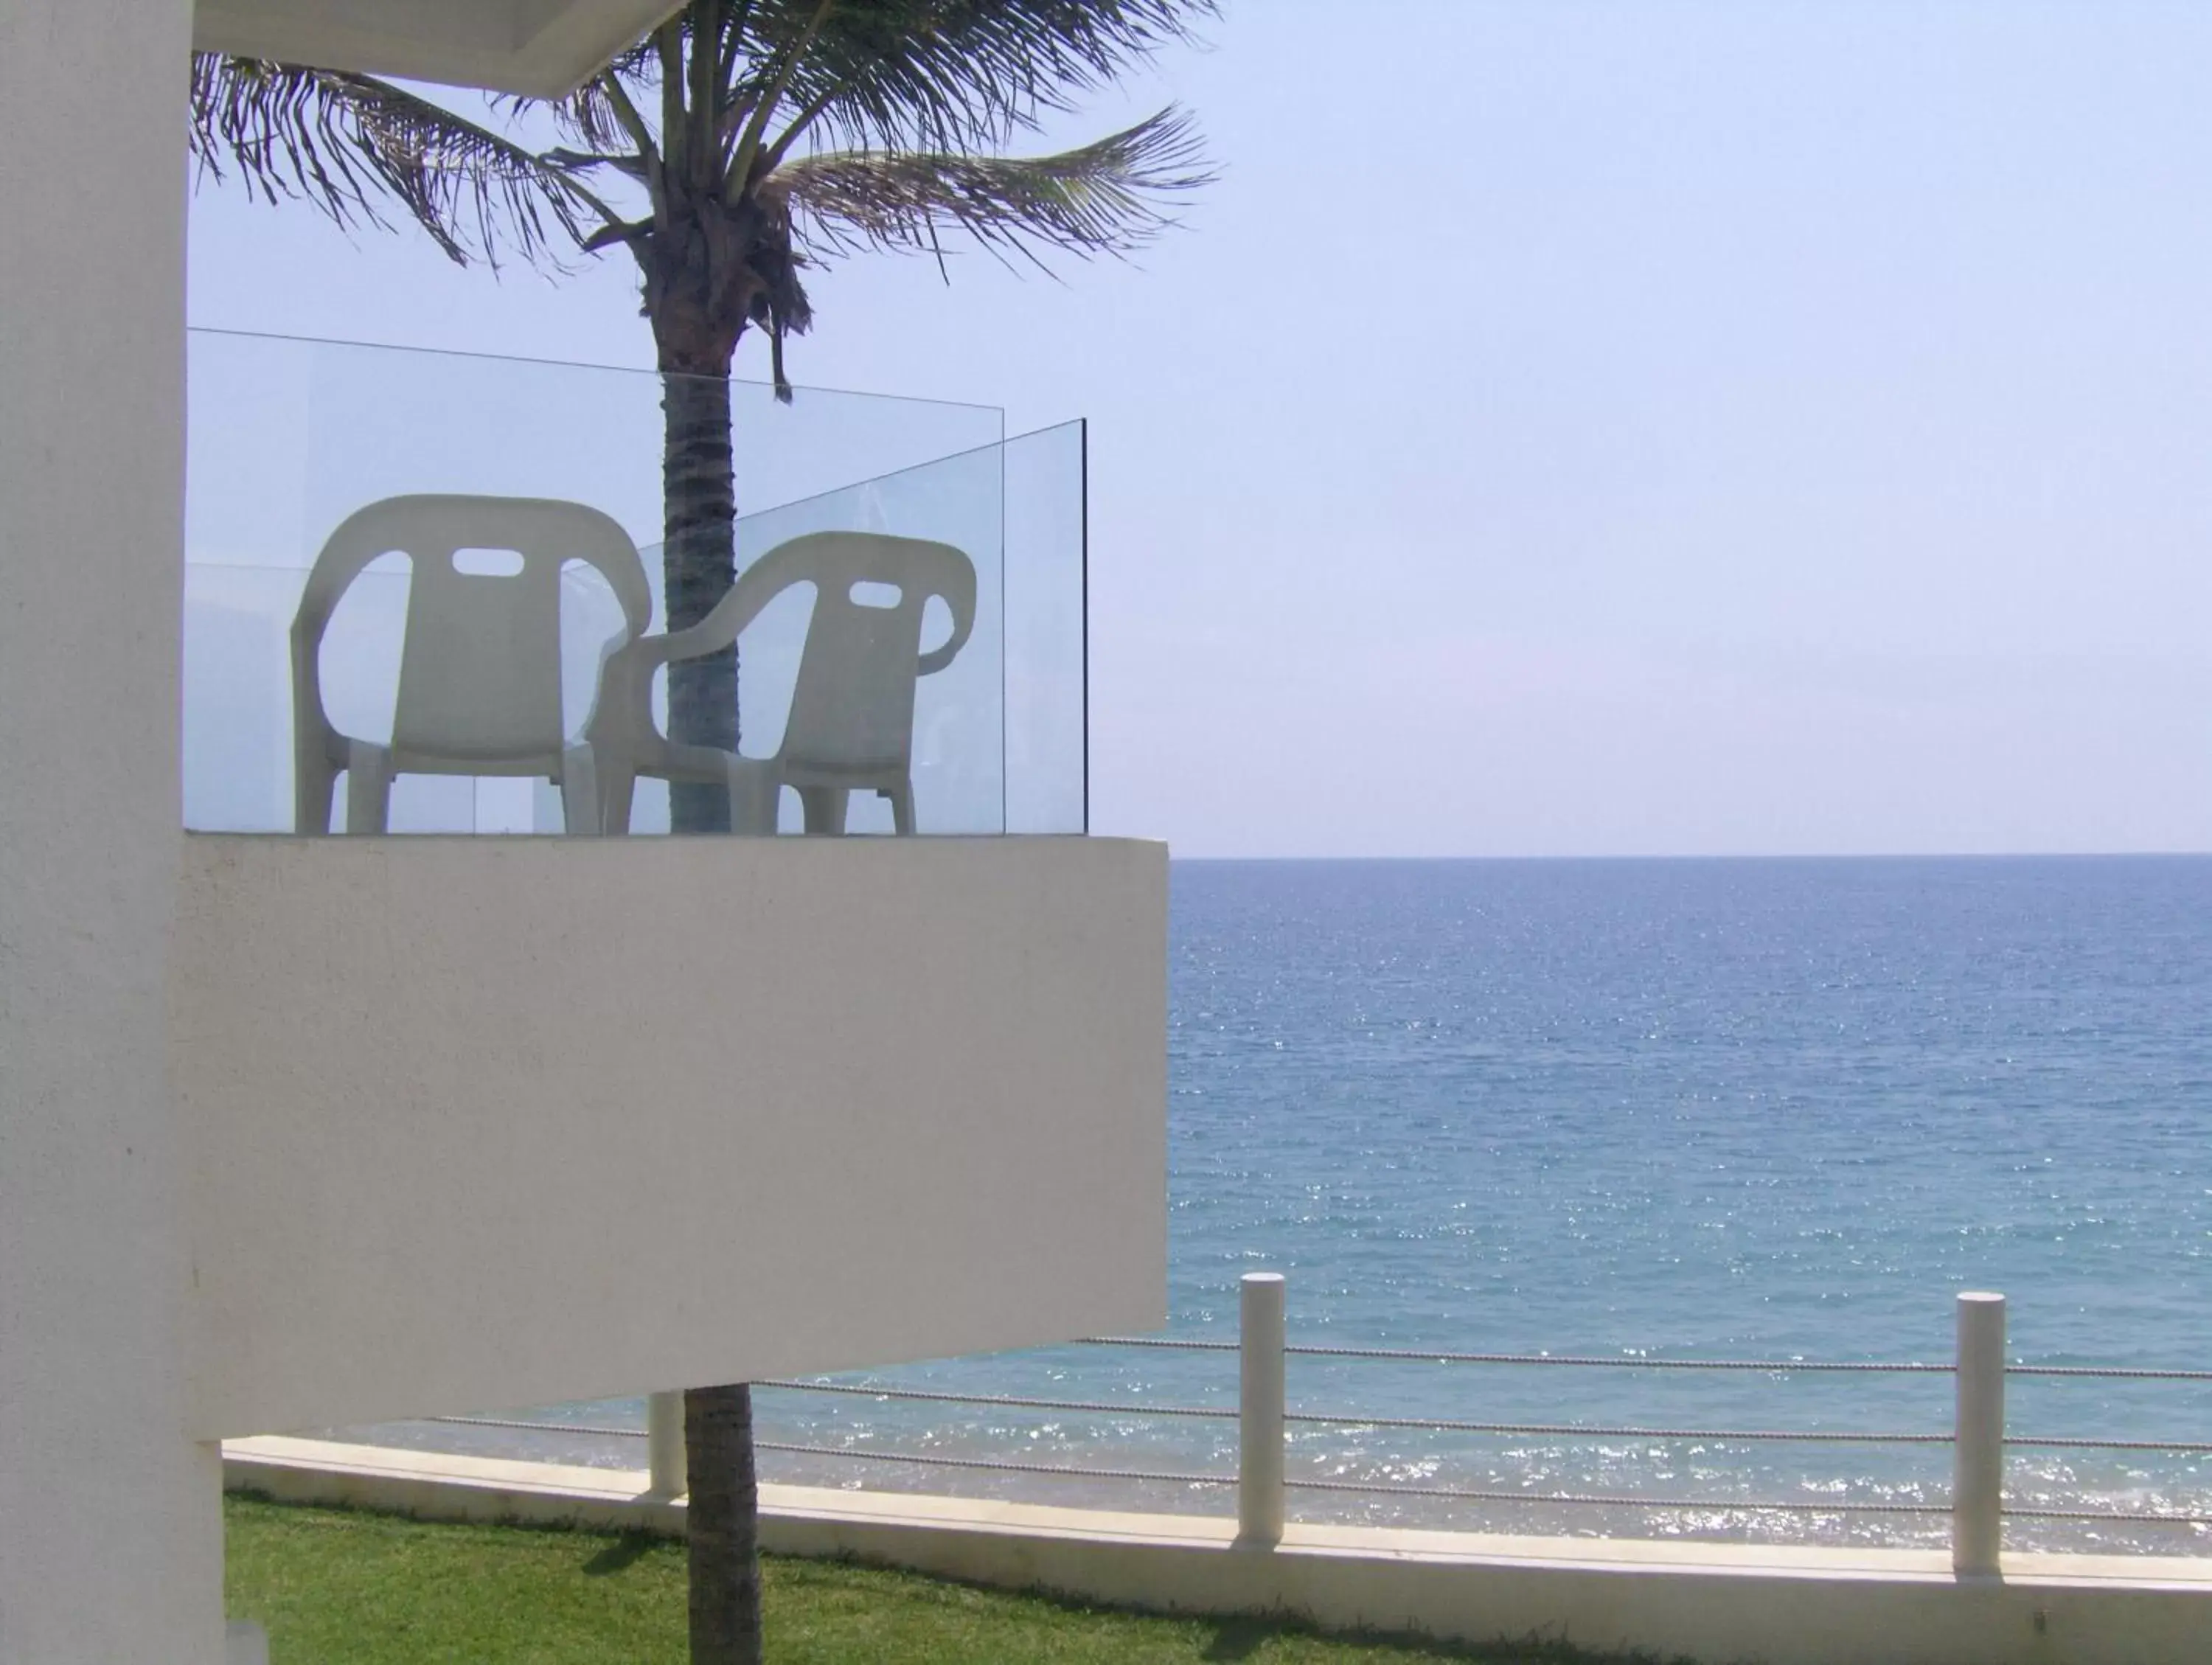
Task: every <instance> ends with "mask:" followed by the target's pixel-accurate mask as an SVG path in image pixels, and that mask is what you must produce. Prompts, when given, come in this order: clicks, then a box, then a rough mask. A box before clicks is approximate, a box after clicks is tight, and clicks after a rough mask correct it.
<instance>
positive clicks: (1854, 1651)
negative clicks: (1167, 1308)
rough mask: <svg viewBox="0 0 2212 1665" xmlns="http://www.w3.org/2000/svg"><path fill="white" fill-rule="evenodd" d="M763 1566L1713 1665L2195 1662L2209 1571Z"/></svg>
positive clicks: (836, 1529)
mask: <svg viewBox="0 0 2212 1665" xmlns="http://www.w3.org/2000/svg"><path fill="white" fill-rule="evenodd" d="M225 1468H226V1472H227V1474H228V1480H229V1483H230V1484H231V1485H232V1486H234V1487H239V1488H244V1489H251V1490H254V1491H259V1492H269V1493H270V1494H272V1495H274V1496H276V1497H280V1498H289V1499H292V1500H294V1501H297V1502H302V1503H343V1504H351V1505H354V1506H357V1507H362V1508H374V1509H388V1510H402V1511H404V1512H407V1513H410V1514H415V1515H419V1516H423V1517H425V1518H428V1519H434V1520H476V1521H495V1520H518V1521H529V1522H549V1523H562V1524H572V1525H579V1526H587V1527H594V1528H605V1529H623V1528H642V1529H645V1530H650V1531H661V1532H669V1533H680V1532H681V1531H682V1530H683V1528H684V1505H683V1504H682V1503H681V1502H678V1501H672V1500H671V1499H668V1498H657V1497H653V1496H650V1495H647V1494H646V1492H645V1490H644V1488H645V1481H646V1477H645V1476H644V1475H643V1474H639V1473H634V1472H625V1471H621V1470H611V1469H594V1468H573V1467H558V1466H556V1465H552V1464H548V1463H532V1462H513V1461H499V1460H495V1459H488V1458H481V1457H453V1456H443V1455H433V1454H430V1453H428V1452H420V1451H400V1450H392V1449H375V1448H370V1447H363V1446H348V1445H330V1444H322V1443H317V1442H314V1441H308V1440H285V1439H257V1440H245V1441H239V1442H235V1443H233V1444H232V1445H231V1446H230V1447H229V1448H228V1450H227V1451H226V1453H225ZM761 1510H762V1521H761V1540H762V1544H763V1547H765V1548H767V1549H769V1550H770V1551H772V1552H774V1553H780V1554H786V1555H809V1556H817V1557H829V1556H845V1557H851V1558H854V1559H860V1560H864V1561H868V1562H872V1563H875V1564H878V1565H886V1566H902V1567H908V1568H912V1569H914V1570H915V1571H923V1572H929V1573H934V1574H937V1575H939V1576H942V1577H953V1578H960V1579H964V1580H967V1581H969V1582H970V1583H981V1584H990V1585H995V1586H998V1587H1000V1588H1003V1589H1048V1590H1052V1591H1055V1592H1058V1593H1060V1594H1063V1595H1074V1596H1079V1597H1082V1598H1084V1599H1086V1600H1090V1601H1101V1602H1106V1603H1110V1604H1113V1605H1115V1606H1121V1607H1137V1608H1143V1609H1149V1610H1152V1611H1156V1612H1175V1613H1210V1614H1219V1615H1231V1614H1246V1613H1294V1614H1297V1615H1299V1616H1301V1617H1304V1618H1305V1619H1310V1620H1312V1621H1314V1622H1315V1623H1317V1624H1320V1625H1322V1626H1328V1627H1331V1628H1336V1629H1346V1630H1349V1629H1358V1628H1367V1629H1378V1630H1395V1631H1413V1632H1421V1633H1424V1634H1426V1635H1430V1636H1435V1637H1439V1638H1448V1639H1455V1640H1461V1641H1470V1642H1484V1641H1490V1640H1493V1639H1496V1638H1501V1637H1502V1638H1526V1637H1531V1636H1538V1637H1547V1638H1559V1639H1563V1640H1566V1641H1571V1642H1573V1643H1576V1644H1579V1645H1581V1646H1583V1647H1588V1648H1593V1649H1622V1650H1626V1649H1642V1650H1648V1651H1650V1652H1654V1653H1657V1654H1661V1655H1663V1656H1689V1657H1691V1658H1692V1659H1696V1660H1699V1661H1701V1662H1705V1665H1728V1662H1733V1661H1738V1660H1760V1661H1765V1662H1767V1665H1875V1662H1880V1665H2198V1662H2200V1661H2202V1660H2203V1659H2204V1658H2206V1657H2207V1656H2208V1653H2212V1645H2208V1644H2212V1559H2207V1560H2178V1559H2166V1558H2154V1557H2147V1556H2146V1557H2133V1556H2083V1555H2015V1556H2012V1557H2009V1558H2008V1565H2007V1575H2006V1577H2005V1578H2004V1579H2003V1580H2002V1581H1999V1580H1994V1579H1992V1580H1980V1581H1977V1580H1970V1579H1960V1578H1959V1577H1954V1575H1953V1573H1952V1572H1951V1570H1950V1567H1949V1565H1948V1555H1947V1554H1945V1553H1924V1552H1919V1551H1910V1550H1879V1549H1809V1548H1801V1547H1760V1546H1737V1545H1725V1544H1688V1543H1656V1542H1650V1541H1641V1540H1626V1539H1589V1538H1512V1537H1502V1536H1496V1535H1489V1534H1474V1533H1453V1532H1402V1531H1388V1530H1380V1529H1376V1528H1362V1527H1299V1526H1292V1527H1291V1528H1289V1530H1288V1532H1287V1534H1285V1539H1284V1541H1283V1543H1282V1545H1281V1547H1279V1548H1275V1549H1272V1550H1270V1549H1252V1548H1248V1547H1241V1546H1239V1545H1237V1543H1235V1542H1234V1534H1235V1531H1236V1526H1235V1523H1234V1522H1231V1521H1229V1520H1225V1519H1216V1518H1210V1517H1206V1516H1176V1515H1133V1514H1118V1513H1109V1512H1107V1511H1104V1510H1075V1509H1051V1508H1042V1507H1039V1506H1036V1505H1034V1504H1006V1503H987V1502H978V1501H974V1500H969V1499H964V1498H932V1497H915V1496H908V1495H902V1494H897V1493H891V1492H836V1491H826V1490H821V1489H817V1488H811V1487H803V1486H763V1487H762V1488H761Z"/></svg>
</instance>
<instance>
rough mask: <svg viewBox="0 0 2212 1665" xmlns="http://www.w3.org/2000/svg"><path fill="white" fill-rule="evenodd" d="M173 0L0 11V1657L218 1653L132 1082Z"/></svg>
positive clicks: (170, 652)
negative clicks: (3, 232) (2, 228)
mask: <svg viewBox="0 0 2212 1665" xmlns="http://www.w3.org/2000/svg"><path fill="white" fill-rule="evenodd" d="M190 28H191V4H190V3H189V0H4V3H0V226H4V227H5V228H6V231H5V234H0V781H3V782H4V785H0V1661H4V1662H6V1665H19V1662H20V1665H66V1662H73V1661H80V1660H82V1661H109V1660H131V1661H139V1660H157V1659H158V1660H162V1661H175V1662H180V1665H200V1662H212V1661H216V1660H219V1659H221V1658H222V1652H223V1639H222V1635H223V1626H222V1610H221V1598H222V1524H221V1517H220V1514H219V1510H218V1499H219V1495H220V1485H221V1480H220V1474H221V1469H220V1462H219V1459H218V1457H217V1455H216V1453H215V1452H214V1451H213V1450H212V1449H208V1448H204V1447H201V1446H197V1445H195V1444H194V1443H192V1442H191V1440H190V1439H189V1438H187V1437H185V1408H184V1371H183V1367H182V1359H181V1329H180V1322H179V1318H180V1307H181V1301H182V1296H183V1291H184V1287H185V1266H184V1261H183V1255H182V1250H181V1242H180V1237H179V1230H178V1207H177V1197H176V1193H175V1179H176V1169H177V1164H176V1160H175V1150H176V1143H175V1136H174V1129H173V1125H172V1115H171V1107H170V1101H169V1097H168V1093H167V1086H166V1084H165V1080H164V1073H163V1060H164V1046H165V1036H166V1029H165V1021H164V1012H163V1002H162V989H161V984H162V975H163V968H164V963H165V954H164V942H165V939H166V937H167V930H168V925H169V919H170V911H171V907H172V902H173V892H174V884H175V872H176V860H177V843H178V835H177V815H178V804H177V761H176V757H177V719H176V699H177V696H176V687H177V643H178V639H179V628H180V617H181V603H180V597H181V592H182V583H183V574H182V568H181V560H180V552H181V549H182V527H181V522H182V494H183V465H184V432H183V425H184V415H183V413H184V398H183V386H182V383H183V374H184V337H183V329H184V210H185V204H184V159H183V143H182V135H183V132H184V124H185V85H186V81H185V77H186V65H187V42H188V39H189V34H190Z"/></svg>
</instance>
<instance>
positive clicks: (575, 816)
mask: <svg viewBox="0 0 2212 1665" xmlns="http://www.w3.org/2000/svg"><path fill="white" fill-rule="evenodd" d="M605 826H606V811H605V807H604V806H603V805H602V804H601V803H600V801H599V770H598V769H597V768H596V767H595V766H594V759H593V758H592V749H591V747H589V746H587V745H577V746H565V747H563V748H562V752H561V830H562V832H564V833H567V834H568V835H570V836H572V837H573V836H575V835H577V834H579V833H581V834H585V835H587V836H592V837H596V836H599V833H601V832H602V831H604V830H605Z"/></svg>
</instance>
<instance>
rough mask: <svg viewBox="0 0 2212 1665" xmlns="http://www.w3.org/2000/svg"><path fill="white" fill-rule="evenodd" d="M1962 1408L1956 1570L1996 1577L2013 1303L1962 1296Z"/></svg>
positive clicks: (1955, 1468)
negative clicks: (2008, 1306) (2008, 1314)
mask: <svg viewBox="0 0 2212 1665" xmlns="http://www.w3.org/2000/svg"><path fill="white" fill-rule="evenodd" d="M1958 1363H1959V1409H1958V1422H1957V1425H1956V1428H1955V1431H1954V1437H1955V1444H1954V1448H1953V1463H1952V1470H1951V1567H1952V1570H1953V1571H1954V1572H1960V1573H1969V1574H1974V1575H1994V1574H1996V1572H1997V1571H1999V1564H2000V1560H2001V1558H2002V1550H2003V1543H2004V1419H2005V1417H2004V1392H2005V1298H2004V1297H2003V1296H2002V1295H1989V1294H1984V1293H1980V1292H1978V1291H1967V1292H1966V1293H1965V1294H1962V1295H1960V1297H1959V1360H1958Z"/></svg>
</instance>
